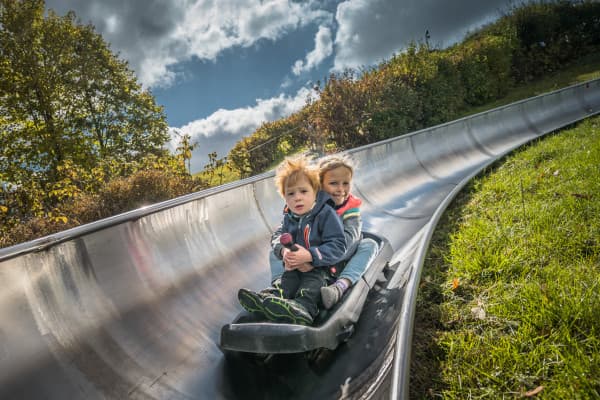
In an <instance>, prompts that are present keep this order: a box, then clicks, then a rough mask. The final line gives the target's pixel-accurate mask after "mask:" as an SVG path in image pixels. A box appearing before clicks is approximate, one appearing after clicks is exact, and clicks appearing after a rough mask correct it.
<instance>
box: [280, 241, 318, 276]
mask: <svg viewBox="0 0 600 400" xmlns="http://www.w3.org/2000/svg"><path fill="white" fill-rule="evenodd" d="M296 246H298V250H296V251H291V250H289V249H284V250H283V251H282V255H283V262H284V263H285V269H286V270H288V271H291V270H292V269H296V268H298V267H299V266H300V265H302V264H305V263H311V262H312V254H310V251H308V250H306V249H305V248H304V247H302V246H301V245H299V244H296ZM300 271H302V270H300ZM302 272H306V271H302Z"/></svg>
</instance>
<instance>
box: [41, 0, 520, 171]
mask: <svg viewBox="0 0 600 400" xmlns="http://www.w3.org/2000/svg"><path fill="white" fill-rule="evenodd" d="M511 4H512V5H514V4H516V2H509V1H508V0H485V1H481V0H464V1H459V0H455V1H447V0H346V1H335V0H319V1H318V0H305V1H302V0H46V7H47V8H48V9H52V10H54V11H55V12H56V13H57V14H59V15H64V14H65V13H66V12H67V11H69V10H72V11H74V12H75V14H76V15H77V17H78V18H79V19H80V21H81V23H84V24H87V23H91V24H92V25H94V26H95V28H96V31H97V32H98V33H100V34H101V35H102V36H103V38H104V40H105V41H106V42H108V43H109V44H110V46H111V49H112V50H113V52H115V53H117V54H118V55H119V57H121V58H122V59H125V60H127V61H128V62H129V65H130V67H131V68H132V69H133V70H134V72H135V73H136V75H137V77H138V80H139V82H140V83H142V84H143V85H144V87H145V88H148V89H150V90H151V91H152V93H153V94H154V96H155V98H156V101H157V103H158V104H160V105H162V106H163V107H164V108H165V114H166V116H167V121H168V124H169V126H170V128H169V129H170V131H171V135H172V137H173V140H172V141H171V143H170V146H171V147H172V148H174V146H176V144H177V141H178V139H177V134H189V135H191V136H192V140H193V141H196V142H198V144H199V146H198V148H197V149H196V150H195V151H194V154H193V157H192V162H191V166H192V172H198V171H200V170H201V169H202V167H203V166H204V165H205V164H206V163H207V154H208V153H210V152H212V151H217V153H218V157H219V158H221V157H224V156H226V155H227V153H228V152H229V150H230V149H231V147H232V146H233V145H234V144H235V142H236V141H238V140H239V139H240V138H241V137H242V136H247V135H250V134H251V133H252V132H253V131H254V130H255V129H256V128H257V127H258V126H260V125H261V123H263V122H265V121H272V120H277V119H280V118H283V117H285V116H287V115H289V114H291V113H293V112H295V111H297V110H299V109H300V108H301V107H302V106H303V105H304V104H305V100H306V98H307V96H308V95H313V94H314V92H313V91H312V90H311V88H312V87H313V86H314V84H315V82H316V81H321V82H323V81H324V80H325V78H326V77H327V76H328V75H329V74H330V73H331V72H336V71H340V70H342V69H344V68H347V67H350V68H360V67H369V66H373V65H376V64H378V63H379V62H381V61H382V60H385V59H389V58H390V57H391V56H392V55H393V54H395V53H399V52H401V51H402V50H403V49H404V48H405V47H406V45H407V44H408V43H410V42H411V41H423V40H424V36H425V31H426V30H429V33H430V44H432V45H434V46H437V47H446V46H448V45H450V44H452V43H454V42H456V41H459V40H461V39H462V38H463V37H464V34H465V33H466V32H468V31H472V30H475V29H476V28H477V27H479V26H481V25H483V24H485V23H488V22H490V21H492V20H494V19H497V18H498V17H500V16H501V13H502V12H505V11H506V10H507V9H508V8H509V6H511Z"/></svg>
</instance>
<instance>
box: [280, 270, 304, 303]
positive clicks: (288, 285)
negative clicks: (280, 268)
mask: <svg viewBox="0 0 600 400" xmlns="http://www.w3.org/2000/svg"><path fill="white" fill-rule="evenodd" d="M302 275H303V274H302V272H300V271H298V270H297V269H294V270H292V271H285V272H284V273H283V275H281V292H282V294H283V298H284V299H291V298H293V297H294V295H295V294H296V291H297V290H298V288H299V287H300V281H301V279H302Z"/></svg>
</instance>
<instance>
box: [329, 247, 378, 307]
mask: <svg viewBox="0 0 600 400" xmlns="http://www.w3.org/2000/svg"><path fill="white" fill-rule="evenodd" d="M376 255H377V242H375V241H374V240H373V239H369V238H365V239H362V240H361V241H360V243H359V244H358V247H357V249H356V252H355V253H354V255H353V256H352V258H351V259H350V260H348V262H347V263H346V267H345V268H344V270H343V271H342V273H341V274H340V276H339V277H338V279H337V281H336V282H335V283H333V284H332V285H329V286H327V287H324V288H322V289H321V301H322V302H323V306H324V307H325V308H326V309H330V308H331V307H333V306H334V305H335V304H336V303H337V302H338V301H340V299H341V298H342V296H343V295H344V293H345V292H346V290H348V288H349V287H351V286H352V285H354V284H355V283H356V282H357V281H358V280H359V279H360V277H361V276H362V275H363V274H364V272H365V270H366V268H367V266H369V264H370V263H371V262H372V261H373V259H374V258H375V256H376Z"/></svg>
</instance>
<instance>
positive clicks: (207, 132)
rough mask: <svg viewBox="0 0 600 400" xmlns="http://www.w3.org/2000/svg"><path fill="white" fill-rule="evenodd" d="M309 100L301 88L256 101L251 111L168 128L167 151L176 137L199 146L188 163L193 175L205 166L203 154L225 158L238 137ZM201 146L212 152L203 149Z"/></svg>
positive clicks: (221, 111) (227, 112)
mask: <svg viewBox="0 0 600 400" xmlns="http://www.w3.org/2000/svg"><path fill="white" fill-rule="evenodd" d="M309 96H315V93H314V92H313V91H311V90H310V89H307V88H301V89H300V90H298V92H296V94H295V95H293V96H288V95H284V94H280V95H279V96H278V97H273V98H271V99H257V100H256V104H255V105H254V106H252V107H244V108H238V109H235V110H224V109H219V110H217V111H215V112H214V113H212V114H211V115H209V116H208V117H206V118H202V119H198V120H196V121H192V122H190V123H188V124H186V125H184V126H182V127H179V128H176V127H171V128H169V130H170V132H171V142H170V144H169V147H170V149H171V150H174V149H175V148H176V147H177V144H178V142H179V136H178V135H186V134H187V135H190V137H191V138H192V142H194V141H198V142H199V143H200V144H201V145H200V146H199V148H198V150H197V151H195V152H194V157H193V159H192V164H193V165H192V172H194V171H195V172H197V171H199V170H200V169H201V165H202V162H206V154H208V153H210V152H211V151H217V153H218V155H219V157H223V156H226V155H227V153H228V152H229V150H230V149H231V147H232V146H233V144H234V143H235V142H237V141H238V140H239V139H240V138H241V137H243V136H248V135H250V134H252V133H253V132H254V131H255V130H256V129H257V128H258V127H259V126H260V125H261V124H262V123H264V122H268V121H275V120H278V119H281V118H284V117H286V116H289V115H290V114H292V113H294V112H296V111H298V110H300V109H301V108H302V107H303V106H304V105H305V104H306V100H307V99H308V97H309ZM175 132H177V134H175ZM208 139H210V141H209V140H208ZM203 144H205V145H206V146H213V147H215V148H206V147H204V146H203Z"/></svg>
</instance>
